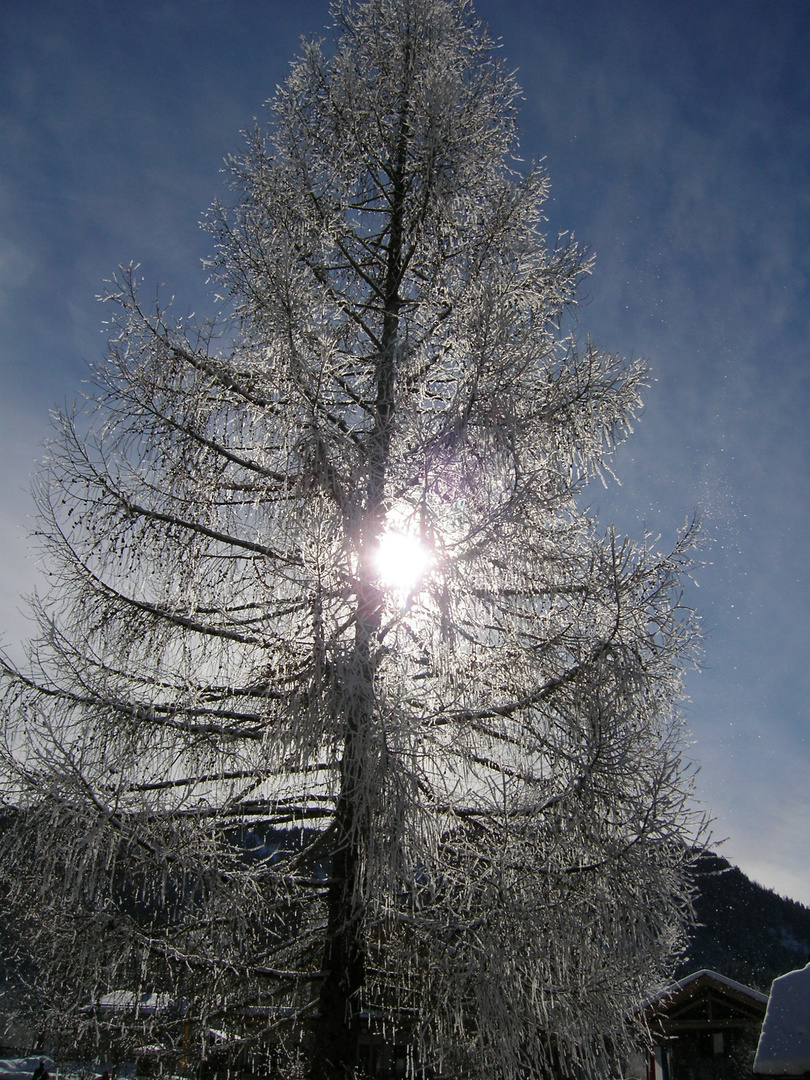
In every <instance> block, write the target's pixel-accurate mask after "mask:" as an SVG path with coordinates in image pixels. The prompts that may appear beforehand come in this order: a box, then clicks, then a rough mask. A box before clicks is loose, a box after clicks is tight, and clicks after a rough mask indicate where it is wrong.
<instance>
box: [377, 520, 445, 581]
mask: <svg viewBox="0 0 810 1080" xmlns="http://www.w3.org/2000/svg"><path fill="white" fill-rule="evenodd" d="M434 561H435V560H434V557H433V553H432V552H431V551H430V549H429V548H428V547H426V546H425V545H424V544H423V543H422V541H421V540H420V539H419V537H418V536H414V535H413V534H412V533H403V532H387V533H384V534H383V535H382V536H381V537H380V543H379V546H378V548H377V553H376V555H375V557H374V562H375V565H376V568H377V575H378V578H379V581H380V584H381V585H383V586H384V587H385V588H386V589H390V590H391V591H392V592H396V593H402V594H404V595H406V596H407V595H409V594H410V593H412V592H413V591H414V589H416V588H417V587H418V585H419V584H420V583H421V581H422V580H423V578H424V577H425V576H426V575H427V574H428V573H429V572H430V569H431V567H432V566H433V563H434Z"/></svg>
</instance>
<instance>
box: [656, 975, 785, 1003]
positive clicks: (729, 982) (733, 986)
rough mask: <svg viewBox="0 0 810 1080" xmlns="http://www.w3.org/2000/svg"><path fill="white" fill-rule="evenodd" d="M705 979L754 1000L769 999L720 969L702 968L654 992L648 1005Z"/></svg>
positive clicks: (762, 1001) (663, 999)
mask: <svg viewBox="0 0 810 1080" xmlns="http://www.w3.org/2000/svg"><path fill="white" fill-rule="evenodd" d="M700 979H702V980H705V981H709V982H715V983H719V984H720V985H721V986H725V987H726V989H727V990H732V991H733V992H734V993H736V994H741V995H742V996H743V997H748V998H753V999H754V1001H758V1002H760V1004H762V1005H765V1004H766V1003H767V1001H768V995H767V994H763V993H761V992H760V991H759V990H754V989H753V987H751V986H745V985H744V984H743V983H739V982H735V981H734V979H729V978H728V977H727V976H726V975H721V974H720V973H719V972H718V971H710V970H709V969H708V968H701V969H700V971H693V972H692V974H691V975H686V976H685V977H684V978H683V979H678V981H677V982H674V983H670V985H669V986H667V987H665V988H664V989H663V990H660V991H659V992H658V993H657V994H653V996H652V997H650V998H648V999H647V1002H646V1004H647V1005H654V1004H656V1003H658V1002H660V1001H666V999H667V998H671V997H674V996H675V995H676V994H679V993H680V992H681V991H682V990H685V989H686V988H687V987H688V986H689V985H690V984H691V983H694V982H697V981H698V980H700Z"/></svg>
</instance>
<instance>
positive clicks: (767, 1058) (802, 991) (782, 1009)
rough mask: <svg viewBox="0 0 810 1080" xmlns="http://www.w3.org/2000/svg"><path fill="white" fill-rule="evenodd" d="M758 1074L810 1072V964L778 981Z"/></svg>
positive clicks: (761, 1043)
mask: <svg viewBox="0 0 810 1080" xmlns="http://www.w3.org/2000/svg"><path fill="white" fill-rule="evenodd" d="M754 1072H755V1073H759V1075H760V1076H802V1075H803V1074H804V1073H807V1072H810V964H808V965H807V967H803V968H800V969H799V970H798V971H789V972H788V973H787V975H781V976H780V977H779V978H778V979H774V981H773V985H772V986H771V997H770V1000H769V1002H768V1010H767V1012H766V1013H765V1021H764V1023H763V1025H762V1033H761V1034H760V1037H759V1046H758V1047H757V1056H756V1058H755V1059H754Z"/></svg>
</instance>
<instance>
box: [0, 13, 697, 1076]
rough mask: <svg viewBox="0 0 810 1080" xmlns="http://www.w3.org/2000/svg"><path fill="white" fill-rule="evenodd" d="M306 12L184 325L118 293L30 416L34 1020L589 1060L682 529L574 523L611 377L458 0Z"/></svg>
mask: <svg viewBox="0 0 810 1080" xmlns="http://www.w3.org/2000/svg"><path fill="white" fill-rule="evenodd" d="M332 14H333V16H334V20H335V25H336V34H335V39H334V43H333V45H332V46H330V48H329V49H328V50H327V49H326V47H325V46H324V45H323V44H322V43H317V42H313V43H311V44H309V45H307V46H306V47H305V48H304V51H303V54H302V56H301V58H300V59H299V60H298V61H297V62H296V63H295V65H294V67H293V69H292V73H291V75H290V77H289V79H288V81H287V83H286V85H285V86H284V87H283V88H282V89H280V90H279V91H278V93H277V95H276V97H275V99H274V100H273V101H272V103H271V104H270V110H271V116H272V123H271V126H270V130H269V134H263V133H262V132H261V131H258V130H257V131H256V132H255V133H253V134H252V135H251V136H250V137H249V138H248V141H247V146H246V149H245V151H244V154H243V155H242V156H241V157H239V158H236V159H234V160H233V161H232V162H231V167H232V179H233V191H234V192H235V195H234V197H233V199H232V200H231V203H232V205H230V206H220V207H217V208H216V209H215V211H214V212H213V214H212V217H211V227H212V230H213V232H214V234H215V236H216V244H217V246H216V256H215V259H214V261H213V263H212V274H213V278H214V281H215V283H216V289H217V291H218V295H219V302H220V308H221V310H220V313H219V314H218V316H217V317H216V319H213V320H211V321H210V322H203V323H198V324H197V325H190V324H188V323H186V322H184V321H183V320H176V319H173V318H171V317H170V313H169V311H167V310H166V309H164V308H163V307H162V306H161V305H160V304H159V303H155V304H153V305H144V304H143V303H142V302H141V300H140V299H139V294H138V290H137V288H136V281H135V275H134V271H132V270H128V271H125V272H122V275H121V277H120V278H119V279H117V281H116V282H115V283H114V286H113V287H112V288H111V290H110V292H109V295H108V297H107V299H108V303H109V306H110V309H111V310H112V324H113V328H112V329H111V332H110V338H109V350H108V355H107V357H106V361H105V362H104V363H102V364H100V365H99V366H98V368H97V370H96V371H95V380H96V382H95V385H96V391H95V393H94V396H91V397H90V398H89V399H88V400H87V401H86V402H85V403H84V404H83V405H82V407H81V409H80V410H78V411H77V412H74V413H73V414H71V415H63V416H61V417H60V419H59V422H58V429H59V430H58V435H57V437H56V439H55V441H54V443H53V445H52V447H51V448H50V452H49V457H48V460H47V462H46V463H45V465H44V467H43V469H42V472H41V475H40V479H39V485H38V489H37V499H38V506H39V515H40V528H39V532H38V536H39V539H40V541H41V543H42V545H43V548H44V552H45V556H46V565H47V567H48V568H49V588H48V591H47V594H46V596H45V598H44V599H43V600H41V601H40V600H37V601H35V607H36V612H37V615H38V618H39V625H40V635H39V637H38V638H37V639H36V640H35V641H34V643H33V644H32V646H31V652H30V664H29V666H28V667H27V668H26V670H24V671H21V670H17V669H15V668H14V667H13V665H12V664H11V663H10V662H9V661H7V662H6V665H5V667H6V685H7V691H6V698H5V708H4V717H5V731H6V734H5V741H4V775H5V782H6V788H5V792H6V794H5V798H6V802H7V805H8V806H9V807H10V808H11V809H12V810H13V813H12V823H11V824H9V826H8V828H7V830H6V834H5V835H6V839H5V845H6V852H5V856H6V857H5V861H4V866H5V868H6V886H5V889H6V895H7V899H8V904H9V910H12V911H14V912H16V913H17V914H16V918H17V925H18V928H19V932H20V933H21V935H22V936H21V940H25V941H26V942H27V945H28V947H29V948H30V950H31V955H32V957H33V958H34V959H36V962H37V967H38V970H39V976H38V978H35V979H33V980H32V985H33V986H34V988H35V989H38V990H39V991H41V992H44V993H45V994H46V1001H47V1009H49V1010H50V1012H51V1017H52V1019H51V1023H52V1024H54V1023H57V1022H58V1024H59V1026H60V1029H61V1030H63V1031H65V1030H67V1028H68V1025H69V1023H71V1022H72V1021H71V1018H73V1019H74V1020H75V1019H76V1018H79V1019H81V1018H82V1017H84V1018H87V1017H88V1015H91V1016H93V1019H94V1022H96V1023H98V1022H100V1019H103V1017H102V1016H101V1013H102V1012H103V1002H102V1004H101V1006H100V1008H99V1009H97V1010H96V1011H95V1013H92V1010H91V1012H90V1013H88V1011H87V1005H88V1003H92V1002H99V1001H100V1000H101V998H102V996H103V995H104V994H108V995H109V994H111V993H113V992H116V993H120V992H121V991H124V990H126V991H128V992H135V991H137V992H144V991H149V992H150V993H152V994H155V995H163V996H162V997H160V998H157V997H156V998H154V999H152V1000H153V1004H154V1003H155V1002H158V1003H159V1002H160V1001H164V1002H173V1003H174V1006H173V1007H174V1012H172V1009H171V1008H169V1006H168V1005H167V1006H166V1008H165V1009H164V1010H163V1015H162V1018H159V1019H156V1017H157V1016H158V1014H159V1013H160V1008H158V1007H157V1005H155V1007H154V1008H153V1009H152V1012H151V1013H150V1014H149V1015H150V1017H151V1018H152V1020H150V1023H151V1022H153V1025H154V1026H157V1027H159V1028H160V1031H161V1033H162V1035H161V1037H162V1038H163V1039H164V1041H165V1044H166V1045H167V1046H170V1045H174V1046H175V1048H176V1050H177V1053H178V1054H180V1053H182V1055H183V1056H185V1058H186V1059H188V1060H191V1059H192V1058H194V1056H195V1054H196V1055H198V1056H199V1055H203V1056H204V1054H205V1052H206V1050H205V1043H206V1032H208V1031H209V1030H210V1029H212V1028H215V1029H217V1030H219V1031H221V1032H223V1031H224V1032H225V1033H226V1034H228V1033H230V1036H231V1037H232V1038H233V1039H234V1040H237V1039H246V1040H250V1039H251V1038H252V1037H254V1036H255V1035H256V1034H257V1032H258V1031H259V1029H260V1028H261V1031H262V1033H263V1034H266V1033H267V1031H268V1030H274V1031H276V1032H277V1034H278V1037H279V1040H280V1042H281V1044H282V1045H283V1046H284V1047H286V1048H287V1050H288V1052H290V1053H292V1052H293V1049H294V1047H295V1046H297V1045H300V1046H301V1047H302V1048H303V1051H304V1052H305V1054H306V1055H308V1057H309V1062H310V1063H309V1070H310V1072H311V1074H312V1075H313V1076H315V1077H325V1078H339V1077H344V1076H347V1075H348V1074H350V1073H351V1072H352V1070H353V1068H354V1067H355V1065H356V1064H357V1053H358V1051H357V1047H358V1042H359V1041H362V1038H363V1037H364V1035H369V1037H370V1034H373V1032H374V1031H380V1032H384V1033H386V1034H387V1037H388V1038H389V1039H390V1040H391V1041H394V1042H397V1041H398V1042H401V1043H402V1045H403V1046H405V1047H407V1058H408V1063H407V1068H408V1069H409V1070H415V1069H416V1068H421V1067H424V1066H428V1065H429V1066H432V1067H435V1068H437V1069H445V1070H447V1069H451V1068H452V1069H454V1070H456V1071H457V1072H458V1073H459V1074H462V1073H463V1074H464V1075H476V1076H484V1075H486V1076H503V1077H515V1076H517V1075H518V1074H520V1075H525V1073H526V1070H528V1071H529V1073H530V1074H532V1075H543V1074H545V1073H547V1072H548V1071H549V1070H550V1069H552V1068H554V1069H556V1070H557V1071H558V1072H560V1071H561V1072H563V1073H566V1072H574V1071H576V1072H577V1073H578V1074H581V1073H582V1072H583V1071H584V1072H589V1071H592V1070H593V1069H594V1068H595V1067H596V1065H597V1063H598V1062H600V1061H601V1062H604V1061H607V1060H609V1059H612V1056H615V1055H618V1054H619V1053H620V1052H621V1051H622V1049H623V1047H624V1045H625V1043H626V1040H627V1039H628V1038H629V1037H630V1034H631V1032H630V1027H629V1021H628V1017H629V1016H630V1014H631V1013H632V1010H633V1007H634V1006H635V1005H636V1004H637V1003H638V1002H639V1001H640V1000H641V998H642V997H643V995H644V994H645V993H646V992H647V991H649V989H650V988H651V987H652V986H654V985H656V984H657V982H658V980H659V979H660V978H661V977H662V976H663V975H664V974H665V973H666V970H667V968H666V965H667V962H668V959H669V958H670V957H671V956H672V954H673V952H674V951H677V949H678V947H679V945H680V943H681V940H682V932H683V926H684V920H685V918H686V914H687V909H688V902H689V889H688V884H687V879H686V874H685V865H686V862H687V860H688V843H689V842H690V841H691V840H693V839H694V835H695V830H696V829H699V822H696V821H695V820H694V819H693V816H692V811H691V810H690V805H691V804H690V790H691V789H690V776H689V770H688V768H687V767H686V765H685V764H684V762H683V760H682V752H683V751H682V728H681V720H680V718H679V714H678V712H677V702H678V699H679V696H680V692H681V677H682V671H683V669H684V666H685V665H686V664H688V663H689V662H691V657H692V650H693V645H694V626H693V621H692V619H691V616H690V614H689V612H688V611H686V610H684V608H683V606H682V602H681V586H680V581H681V578H682V575H683V573H684V571H685V570H686V568H687V567H688V564H689V554H688V552H689V548H690V546H691V543H692V533H691V530H687V532H686V534H685V535H684V536H683V537H682V538H681V539H680V540H679V541H678V543H677V545H676V546H675V549H674V551H672V552H670V553H668V554H665V555H661V554H657V553H656V552H655V550H654V546H655V545H651V544H649V543H647V541H644V542H643V543H641V544H640V545H636V544H633V543H631V542H630V541H627V540H623V539H620V538H617V537H616V536H615V535H614V533H613V532H611V531H607V532H602V531H600V530H599V529H598V528H597V526H596V524H595V522H594V521H593V520H592V519H591V518H590V517H589V516H588V514H587V513H585V512H583V511H582V510H580V509H578V507H577V503H576V500H577V498H578V497H580V496H581V494H582V491H583V487H584V485H585V484H586V483H587V482H588V481H589V480H590V479H592V478H593V477H595V476H598V475H600V474H602V473H604V472H608V473H609V460H610V456H611V453H612V451H613V449H614V448H615V446H616V444H617V442H618V441H620V440H621V439H622V438H623V437H624V436H625V435H626V433H627V432H628V431H629V428H630V424H631V422H632V419H633V416H634V413H635V410H636V409H637V407H638V405H639V394H640V390H641V389H642V387H643V384H644V378H645V369H644V367H643V365H641V364H639V363H627V362H625V361H624V360H623V359H621V358H619V357H616V356H614V355H612V354H607V353H604V352H602V351H600V350H599V349H597V348H596V347H595V346H594V345H593V344H592V343H591V342H590V341H588V342H587V343H585V344H584V345H580V344H579V343H578V341H577V340H576V338H575V337H574V336H573V335H572V333H571V332H570V326H571V323H572V320H571V319H570V318H569V317H568V316H567V312H569V311H570V308H571V305H573V304H574V303H575V299H576V290H577V286H578V283H579V282H580V281H581V279H582V277H583V275H584V274H587V273H588V272H589V269H590V262H589V260H588V259H587V258H586V257H585V256H584V255H583V254H582V252H581V251H580V250H579V249H578V248H577V246H576V245H575V244H574V243H573V242H572V241H570V240H561V241H558V242H557V243H556V244H555V245H553V246H549V245H548V244H547V243H546V241H545V240H544V237H543V234H542V220H543V219H542V206H543V201H544V199H545V197H546V194H547V179H546V176H545V174H544V173H543V171H542V170H540V169H537V168H531V169H525V170H521V169H520V168H518V164H517V159H516V158H515V157H514V156H513V155H515V153H516V138H515V107H516V101H517V97H518V90H517V87H516V84H515V82H514V81H513V79H512V77H511V76H510V75H508V74H506V73H505V71H504V69H503V66H502V64H501V63H500V62H499V60H498V58H497V50H495V49H494V48H493V46H492V43H491V41H490V40H489V39H488V37H487V35H486V32H485V31H484V30H483V29H482V27H481V26H480V25H479V24H477V23H476V21H475V19H474V17H473V15H472V11H471V8H470V6H469V4H468V3H467V2H466V0H367V2H365V3H359V4H356V3H338V4H335V5H333V9H332ZM414 559H416V560H417V561H416V562H414ZM419 560H421V561H419ZM121 1000H122V999H119V1004H120V1003H121ZM127 1000H129V999H127ZM181 1002H182V1007H181V1006H180V1003H181ZM107 1005H108V1012H109V1005H110V1002H109V1001H108V1002H107ZM259 1007H261V1008H259ZM83 1010H84V1011H83ZM251 1010H252V1012H251ZM259 1013H260V1015H261V1016H262V1017H263V1018H264V1019H263V1020H262V1022H261V1024H260V1025H259V1026H258V1027H256V1028H255V1029H253V1028H251V1027H250V1024H248V1023H247V1021H246V1020H245V1017H247V1016H249V1015H253V1016H256V1015H258V1014H259ZM133 1015H134V1014H133ZM240 1017H241V1020H240V1019H239V1018H240ZM146 1019H147V1018H146V1012H145V1011H142V1012H141V1013H139V1014H138V1017H137V1023H133V1024H130V1025H129V1026H128V1027H127V1025H126V1024H125V1025H124V1026H123V1028H122V1033H121V1038H122V1039H123V1038H124V1033H125V1032H127V1031H128V1032H129V1035H127V1036H126V1037H127V1038H129V1040H130V1042H129V1043H127V1044H124V1043H122V1049H121V1052H122V1053H123V1052H124V1051H125V1050H126V1052H134V1048H136V1047H137V1043H138V1040H139V1039H141V1040H143V1038H144V1035H143V1030H144V1028H143V1025H144V1024H145V1023H146ZM257 1023H258V1022H257ZM229 1025H230V1026H229ZM189 1033H191V1034H189ZM296 1040H298V1042H296Z"/></svg>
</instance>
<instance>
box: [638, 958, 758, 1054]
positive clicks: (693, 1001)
mask: <svg viewBox="0 0 810 1080" xmlns="http://www.w3.org/2000/svg"><path fill="white" fill-rule="evenodd" d="M767 1003H768V995H767V994H762V993H760V991H759V990H754V989H753V988H752V987H750V986H744V985H743V984H742V983H738V982H735V980H734V979H729V978H727V977H726V976H725V975H720V974H719V972H716V971H709V970H707V969H705V968H704V969H702V970H700V971H695V972H693V973H692V974H691V975H687V976H686V978H684V979H679V980H678V981H677V982H675V983H672V984H671V985H670V986H667V987H665V988H664V989H663V990H661V991H660V992H659V993H658V994H655V995H654V996H653V997H652V998H649V999H648V1000H647V1003H646V1005H645V1009H644V1014H645V1017H646V1019H647V1023H648V1024H649V1025H650V1028H651V1030H652V1031H653V1033H654V1034H655V1035H657V1036H658V1037H666V1038H669V1037H672V1036H679V1035H681V1034H682V1033H684V1032H687V1031H712V1032H717V1031H723V1030H729V1031H731V1030H734V1029H742V1028H750V1027H751V1026H752V1025H756V1026H757V1028H758V1027H759V1025H760V1024H761V1023H762V1018H763V1017H764V1015H765V1009H766V1006H767Z"/></svg>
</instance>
